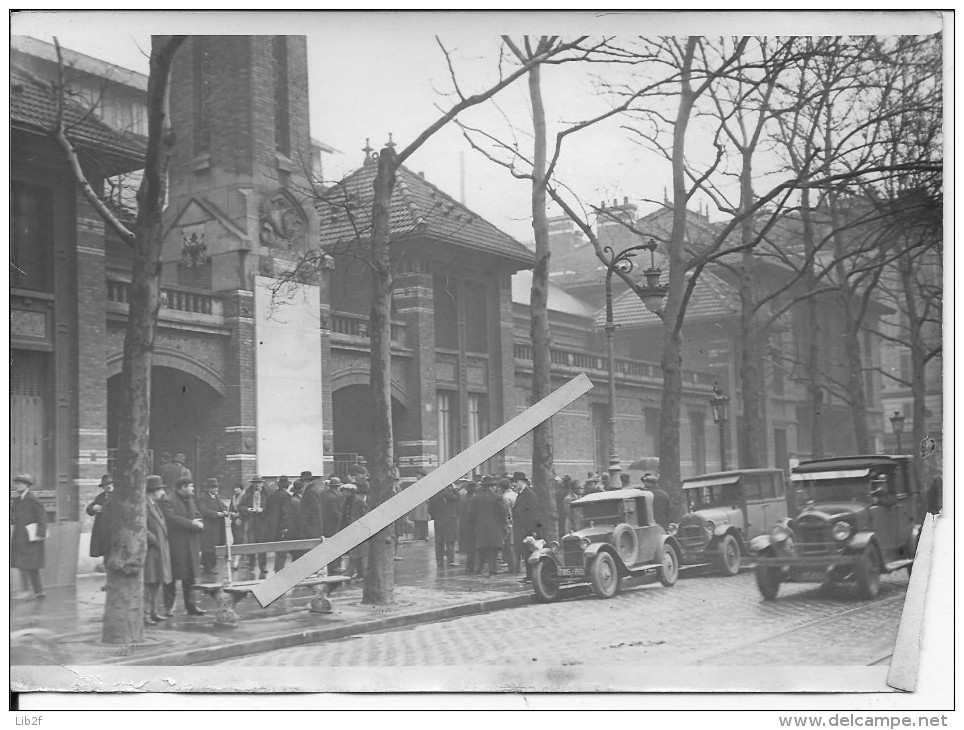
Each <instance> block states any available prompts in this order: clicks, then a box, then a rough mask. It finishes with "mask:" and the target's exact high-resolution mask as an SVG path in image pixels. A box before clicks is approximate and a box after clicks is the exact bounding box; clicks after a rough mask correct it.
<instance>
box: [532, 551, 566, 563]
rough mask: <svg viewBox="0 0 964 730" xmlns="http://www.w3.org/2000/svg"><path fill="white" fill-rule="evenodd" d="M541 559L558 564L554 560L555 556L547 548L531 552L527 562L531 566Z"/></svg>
mask: <svg viewBox="0 0 964 730" xmlns="http://www.w3.org/2000/svg"><path fill="white" fill-rule="evenodd" d="M543 558H548V559H549V560H551V561H553V562H554V563H558V562H559V561H558V560H556V556H555V555H554V554H553V553H552V550H550V549H549V548H539V549H538V550H534V551H533V552H531V553H529V559H528V561H527V562H529V563H531V564H532V565H535V564H536V563H538V562H539V561H540V560H542V559H543Z"/></svg>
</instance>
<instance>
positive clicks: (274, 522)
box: [264, 476, 291, 573]
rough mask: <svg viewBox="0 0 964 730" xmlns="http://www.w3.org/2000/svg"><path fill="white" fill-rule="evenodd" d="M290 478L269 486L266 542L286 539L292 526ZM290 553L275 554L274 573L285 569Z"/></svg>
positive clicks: (281, 478)
mask: <svg viewBox="0 0 964 730" xmlns="http://www.w3.org/2000/svg"><path fill="white" fill-rule="evenodd" d="M288 487H289V483H288V477H286V476H282V477H280V478H279V479H278V481H277V482H276V483H275V484H273V485H269V493H268V497H267V499H266V500H265V506H264V541H265V542H275V541H278V542H280V541H282V540H284V539H285V535H286V533H287V531H288V527H289V525H290V524H291V492H289V491H288ZM287 558H288V553H286V552H284V551H279V552H276V553H275V554H274V572H275V573H277V572H278V571H279V570H281V569H282V568H284V567H285V561H286V560H287Z"/></svg>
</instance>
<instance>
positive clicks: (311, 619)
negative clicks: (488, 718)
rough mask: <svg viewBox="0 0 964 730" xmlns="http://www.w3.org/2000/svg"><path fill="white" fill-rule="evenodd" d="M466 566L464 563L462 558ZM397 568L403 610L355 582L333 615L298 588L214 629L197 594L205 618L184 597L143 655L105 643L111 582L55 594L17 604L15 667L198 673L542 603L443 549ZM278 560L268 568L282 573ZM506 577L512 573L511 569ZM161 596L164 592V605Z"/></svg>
mask: <svg viewBox="0 0 964 730" xmlns="http://www.w3.org/2000/svg"><path fill="white" fill-rule="evenodd" d="M458 557H459V558H463V557H464V556H458ZM398 558H399V559H397V560H396V562H395V603H394V604H393V605H391V606H370V605H364V604H362V603H361V598H362V585H361V582H360V581H353V582H352V583H350V584H345V585H343V586H341V587H339V588H338V589H337V590H336V591H334V592H333V593H332V595H331V596H330V598H331V602H332V608H333V613H331V614H316V613H310V612H309V611H308V605H309V602H310V600H311V598H312V597H313V595H314V594H313V593H312V591H311V589H310V588H305V587H296V588H295V589H294V590H293V591H291V592H290V593H288V594H287V595H286V596H284V597H283V598H280V599H278V600H277V601H275V602H274V603H272V604H271V605H269V606H268V607H267V608H261V606H260V605H259V604H258V602H257V601H256V600H255V599H254V598H253V597H251V596H249V597H247V598H245V599H244V600H242V601H240V602H239V603H238V605H237V606H236V609H235V610H236V611H237V613H238V617H239V624H238V626H237V627H236V628H229V627H223V626H218V625H216V624H215V623H214V619H213V613H214V609H215V608H216V603H215V601H214V600H213V599H212V598H210V597H208V596H203V594H201V593H200V592H197V593H196V596H197V598H198V605H199V606H200V607H201V608H203V609H205V610H207V612H208V613H207V614H206V615H203V616H188V615H187V614H186V613H185V612H184V608H183V602H182V598H181V595H180V588H178V597H177V602H176V604H175V609H174V616H173V617H171V618H169V619H167V620H166V621H163V622H160V623H158V624H157V625H156V626H150V627H145V629H144V638H143V641H142V642H140V643H139V644H137V645H135V646H107V645H104V644H103V643H101V641H100V634H101V629H102V625H103V611H104V601H105V598H106V594H105V592H104V591H103V590H102V589H101V588H102V586H103V585H104V582H105V576H103V575H97V574H95V575H91V576H85V577H80V578H78V582H77V585H76V586H69V587H57V588H49V589H48V590H47V596H46V598H44V599H42V600H39V601H26V600H20V599H17V598H16V597H15V598H14V600H12V601H11V612H10V629H11V637H12V639H11V643H12V648H11V651H12V657H11V658H12V664H14V665H17V664H46V663H56V664H61V663H69V664H75V665H88V664H116V663H131V664H190V663H197V662H202V661H213V660H219V659H224V658H228V657H234V656H242V655H244V654H246V653H250V652H252V651H266V650H271V649H273V648H281V647H286V646H297V645H301V644H304V643H306V642H310V641H324V640H328V639H335V638H341V637H344V636H349V635H352V634H355V633H360V632H361V633H364V632H367V631H377V630H382V629H384V628H392V627H399V626H405V625H412V624H413V623H417V622H419V621H426V620H427V621H432V620H441V619H445V618H451V617H454V616H458V615H468V614H471V613H478V612H482V611H485V610H491V609H493V608H500V607H507V606H509V605H522V604H524V603H527V602H530V601H531V600H532V591H531V588H530V587H529V586H528V585H525V584H522V583H521V582H520V575H518V574H511V573H507V572H505V573H500V574H499V575H496V576H492V577H491V578H485V577H483V576H480V575H472V574H469V573H468V572H467V571H466V570H465V568H464V567H462V565H459V566H458V567H450V566H445V567H443V568H438V567H437V566H436V564H435V544H434V541H432V540H429V541H405V540H403V541H402V542H401V543H400V544H399V548H398ZM272 565H273V561H272V558H271V556H269V558H268V566H269V567H270V566H272ZM503 570H504V568H503ZM160 601H161V596H160V592H159V593H158V606H160Z"/></svg>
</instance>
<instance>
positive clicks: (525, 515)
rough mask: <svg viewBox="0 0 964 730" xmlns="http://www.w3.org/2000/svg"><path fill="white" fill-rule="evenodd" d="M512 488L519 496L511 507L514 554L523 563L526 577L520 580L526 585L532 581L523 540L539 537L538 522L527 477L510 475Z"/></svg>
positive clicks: (534, 500)
mask: <svg viewBox="0 0 964 730" xmlns="http://www.w3.org/2000/svg"><path fill="white" fill-rule="evenodd" d="M512 488H513V489H514V490H515V491H516V494H518V495H519V496H518V497H516V500H515V504H514V505H513V507H512V524H513V526H514V530H515V549H516V554H517V555H519V556H520V557H521V558H522V561H523V562H524V563H525V569H526V577H525V578H523V579H522V580H523V581H525V582H526V583H528V582H529V581H531V580H532V568H530V567H529V561H528V560H527V557H528V551H527V550H526V549H525V542H524V541H525V539H526V538H527V537H529V535H533V534H534V535H535V536H536V537H538V536H539V534H538V533H539V532H541V530H540V529H539V520H538V517H537V516H536V510H537V508H536V495H535V492H533V491H532V487H531V486H530V485H529V477H527V476H526V475H525V472H521V471H517V472H514V473H513V474H512Z"/></svg>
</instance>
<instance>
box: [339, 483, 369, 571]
mask: <svg viewBox="0 0 964 730" xmlns="http://www.w3.org/2000/svg"><path fill="white" fill-rule="evenodd" d="M344 486H345V488H346V489H347V491H348V494H347V496H346V497H345V503H344V504H343V505H342V519H341V524H342V529H344V528H346V527H348V525H350V524H352V523H353V522H357V521H358V520H360V519H361V518H362V517H364V516H365V515H366V514H368V486H367V483H366V484H365V485H363V487H359V486H358V485H356V484H354V483H352V482H349V483H348V484H346V485H344ZM359 492H361V493H360V494H359ZM367 563H368V540H366V541H364V542H363V543H361V544H360V545H357V546H356V547H353V548H352V549H351V550H350V551H349V553H348V575H350V576H351V577H352V578H353V579H356V580H361V579H362V578H364V577H365V568H366V567H367Z"/></svg>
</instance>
